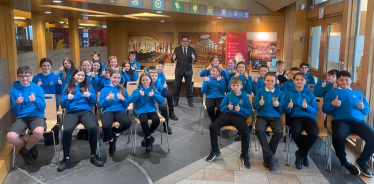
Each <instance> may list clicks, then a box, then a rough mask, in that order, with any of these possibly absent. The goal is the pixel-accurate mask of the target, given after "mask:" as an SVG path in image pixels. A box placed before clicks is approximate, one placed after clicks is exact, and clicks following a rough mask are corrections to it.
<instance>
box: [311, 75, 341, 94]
mask: <svg viewBox="0 0 374 184" xmlns="http://www.w3.org/2000/svg"><path fill="white" fill-rule="evenodd" d="M337 73H338V70H335V69H334V70H330V71H328V72H327V75H326V79H325V80H319V81H318V82H317V84H316V86H314V95H315V96H316V97H325V95H326V94H327V93H328V92H330V91H331V90H333V89H337V88H338V85H337V84H336V74H337Z"/></svg>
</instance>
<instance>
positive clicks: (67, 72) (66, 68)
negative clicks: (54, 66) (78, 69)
mask: <svg viewBox="0 0 374 184" xmlns="http://www.w3.org/2000/svg"><path fill="white" fill-rule="evenodd" d="M74 69H75V66H74V62H73V60H71V59H70V58H66V59H64V61H63V65H61V67H60V68H59V69H58V72H57V75H58V77H59V80H61V81H62V88H64V87H65V86H66V85H67V84H68V83H69V80H70V76H71V72H72V71H73V70H74ZM59 83H60V82H59Z"/></svg>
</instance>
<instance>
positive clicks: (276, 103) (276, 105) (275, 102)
mask: <svg viewBox="0 0 374 184" xmlns="http://www.w3.org/2000/svg"><path fill="white" fill-rule="evenodd" d="M273 106H274V107H278V106H279V101H278V97H277V98H276V99H275V101H274V102H273Z"/></svg>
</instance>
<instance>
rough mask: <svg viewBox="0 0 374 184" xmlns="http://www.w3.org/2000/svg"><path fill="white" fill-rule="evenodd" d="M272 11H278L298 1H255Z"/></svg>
mask: <svg viewBox="0 0 374 184" xmlns="http://www.w3.org/2000/svg"><path fill="white" fill-rule="evenodd" d="M255 1H257V2H258V3H260V4H262V5H263V6H265V7H266V8H268V9H270V10H272V11H278V10H280V9H282V8H284V7H286V6H288V5H290V4H292V3H294V2H296V1H297V0H255Z"/></svg>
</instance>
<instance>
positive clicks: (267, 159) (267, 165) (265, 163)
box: [262, 156, 270, 168]
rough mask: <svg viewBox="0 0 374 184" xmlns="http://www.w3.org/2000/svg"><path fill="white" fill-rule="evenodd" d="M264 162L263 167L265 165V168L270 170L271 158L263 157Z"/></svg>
mask: <svg viewBox="0 0 374 184" xmlns="http://www.w3.org/2000/svg"><path fill="white" fill-rule="evenodd" d="M263 159H264V161H263V162H262V165H264V167H265V168H269V159H270V158H269V157H268V156H264V157H263Z"/></svg>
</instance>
